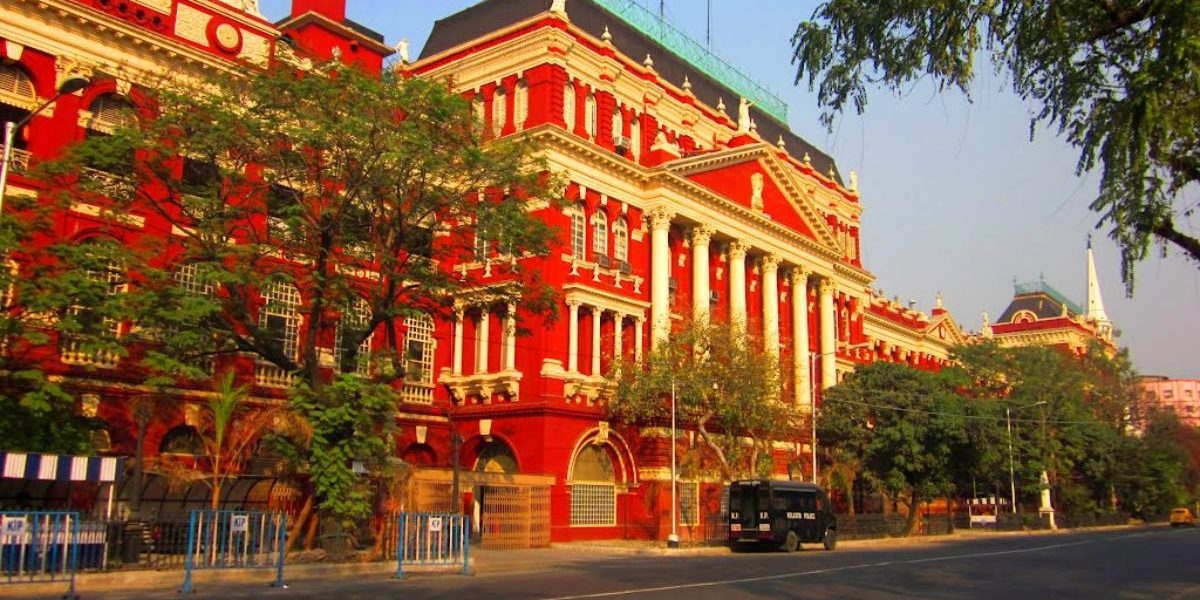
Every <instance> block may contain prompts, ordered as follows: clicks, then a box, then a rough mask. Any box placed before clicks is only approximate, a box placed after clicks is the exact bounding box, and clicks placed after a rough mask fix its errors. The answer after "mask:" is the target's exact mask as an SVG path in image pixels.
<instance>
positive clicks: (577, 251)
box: [571, 202, 587, 260]
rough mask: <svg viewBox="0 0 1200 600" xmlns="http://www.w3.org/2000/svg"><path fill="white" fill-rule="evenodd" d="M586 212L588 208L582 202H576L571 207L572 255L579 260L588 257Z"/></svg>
mask: <svg viewBox="0 0 1200 600" xmlns="http://www.w3.org/2000/svg"><path fill="white" fill-rule="evenodd" d="M586 214H587V209H586V208H584V206H583V203H582V202H576V203H575V206H573V207H571V256H573V257H574V258H576V259H578V260H583V259H584V258H586V257H587V255H586V248H587V231H586V226H585V221H584V217H585V216H586Z"/></svg>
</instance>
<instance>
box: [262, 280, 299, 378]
mask: <svg viewBox="0 0 1200 600" xmlns="http://www.w3.org/2000/svg"><path fill="white" fill-rule="evenodd" d="M263 300H264V301H265V302H264V303H263V306H262V309H261V310H259V313H258V326H259V327H260V328H262V329H263V330H264V331H265V332H266V334H267V342H268V343H269V344H271V345H272V346H273V347H274V348H275V349H276V350H277V351H279V352H280V353H281V354H283V355H284V356H286V357H288V358H293V359H294V358H296V356H297V355H298V354H299V352H300V292H299V290H297V289H296V286H293V285H291V284H288V283H275V284H272V285H271V286H270V287H268V288H267V290H266V292H265V293H264V295H263Z"/></svg>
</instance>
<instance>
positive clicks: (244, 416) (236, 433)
mask: <svg viewBox="0 0 1200 600" xmlns="http://www.w3.org/2000/svg"><path fill="white" fill-rule="evenodd" d="M235 377H236V373H234V372H233V371H227V372H225V373H224V374H222V375H221V376H220V377H219V378H218V379H217V383H216V393H214V394H213V395H212V396H210V397H209V398H208V401H207V402H206V403H205V404H204V406H203V410H202V411H201V415H202V417H203V419H202V420H201V423H200V427H199V428H197V433H199V435H200V440H201V442H203V444H204V459H205V465H204V466H205V470H206V471H207V472H206V473H205V475H206V477H207V479H208V485H209V487H210V488H211V489H212V509H213V510H217V509H218V508H220V503H221V502H220V501H221V486H222V485H223V484H224V483H225V480H226V479H229V478H231V477H235V476H236V475H237V472H238V471H239V470H240V467H241V464H242V461H244V460H246V459H247V458H248V457H249V456H248V452H249V450H250V447H251V445H252V444H254V443H256V442H257V441H258V440H259V438H260V437H261V436H262V434H263V432H264V431H266V430H267V429H268V428H270V427H271V426H272V425H273V421H274V418H275V414H276V413H277V412H278V411H276V410H272V409H269V408H266V407H261V406H259V407H251V406H249V396H250V390H248V389H247V388H246V386H243V385H236V384H235V383H234V378H235Z"/></svg>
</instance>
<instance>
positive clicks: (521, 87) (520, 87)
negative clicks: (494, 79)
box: [513, 78, 529, 131]
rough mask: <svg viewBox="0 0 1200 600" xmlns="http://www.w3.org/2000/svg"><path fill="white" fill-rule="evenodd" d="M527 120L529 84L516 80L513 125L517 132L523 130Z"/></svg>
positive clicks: (522, 80)
mask: <svg viewBox="0 0 1200 600" xmlns="http://www.w3.org/2000/svg"><path fill="white" fill-rule="evenodd" d="M528 118H529V84H527V83H525V79H524V78H521V79H519V80H517V91H516V93H515V94H514V95H513V123H514V124H515V125H516V126H517V131H520V130H522V129H525V121H526V120H527V119H528Z"/></svg>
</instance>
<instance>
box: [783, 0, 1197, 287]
mask: <svg viewBox="0 0 1200 600" xmlns="http://www.w3.org/2000/svg"><path fill="white" fill-rule="evenodd" d="M1197 40H1200V4H1197V3H1196V2H1194V1H1192V0H1097V1H1095V2H1053V1H1051V0H1032V1H1031V0H956V1H953V2H935V1H933V0H917V1H912V2H860V1H858V0H828V1H826V2H824V3H822V4H821V5H820V6H819V7H817V9H816V10H815V11H814V13H813V15H812V17H811V19H810V20H808V21H805V22H802V23H800V25H799V27H798V28H797V29H796V34H795V35H794V37H793V38H792V44H793V47H794V53H793V56H792V60H793V63H794V64H796V65H797V73H796V82H797V83H800V82H801V81H805V80H807V83H808V85H809V87H810V88H813V87H816V88H817V90H818V101H819V102H820V104H821V105H822V106H823V107H825V108H826V109H827V110H826V112H825V114H824V115H823V117H822V118H823V121H824V122H825V123H826V124H827V125H830V124H832V120H833V118H834V115H835V114H837V113H840V112H842V111H843V110H844V109H845V108H846V105H847V104H848V103H849V104H850V105H852V106H853V107H854V109H855V110H856V111H858V112H859V113H862V112H863V111H864V110H865V109H866V106H867V94H868V89H867V87H868V85H880V86H884V87H887V88H888V89H890V90H892V91H894V92H897V93H903V92H904V91H906V90H908V89H909V88H910V87H911V85H912V84H913V82H914V81H916V80H918V79H920V78H924V77H929V78H930V79H931V80H932V81H933V82H934V84H935V85H936V86H937V87H938V89H939V90H944V89H946V88H958V89H959V90H961V91H963V92H964V93H967V94H968V96H969V93H970V88H971V85H972V82H973V81H974V78H975V74H976V72H977V71H978V69H977V68H976V61H977V60H979V59H980V57H981V56H984V57H987V58H990V60H991V63H992V65H993V67H994V68H995V70H996V71H997V72H998V73H1001V74H1003V76H1004V77H1006V78H1007V79H1008V80H1009V81H1011V82H1012V86H1013V90H1014V92H1016V94H1017V95H1018V96H1020V97H1021V98H1022V99H1024V100H1027V101H1029V102H1031V103H1032V104H1033V105H1034V106H1035V109H1034V114H1033V117H1032V118H1031V122H1030V133H1031V135H1032V134H1033V133H1034V132H1035V131H1036V128H1037V126H1038V125H1039V124H1044V125H1047V126H1049V127H1052V128H1055V129H1057V131H1058V134H1059V135H1060V136H1062V137H1063V138H1064V139H1066V140H1067V141H1068V142H1069V143H1070V144H1072V145H1073V146H1075V147H1076V148H1077V149H1078V150H1079V152H1080V155H1079V161H1078V163H1077V165H1076V172H1077V173H1082V172H1086V171H1091V170H1092V169H1094V168H1097V167H1098V168H1099V169H1100V171H1101V180H1100V192H1099V195H1098V197H1097V198H1096V199H1095V200H1094V201H1093V202H1092V206H1091V207H1092V209H1093V210H1094V211H1096V212H1098V213H1099V214H1100V217H1101V219H1100V223H1099V225H1101V226H1102V225H1108V226H1109V227H1110V228H1111V229H1110V235H1111V237H1112V238H1113V239H1114V240H1116V242H1117V244H1118V245H1119V246H1120V248H1121V251H1122V276H1123V278H1124V280H1125V284H1126V290H1127V292H1129V293H1132V292H1133V285H1134V266H1135V264H1136V263H1137V262H1138V261H1140V260H1142V259H1144V258H1145V257H1146V255H1147V253H1148V251H1149V249H1150V246H1151V243H1152V242H1153V241H1154V240H1155V239H1158V240H1160V241H1162V242H1164V243H1170V244H1173V245H1175V246H1176V247H1177V248H1178V249H1179V250H1181V251H1182V252H1183V253H1184V255H1185V256H1187V257H1189V258H1191V259H1192V260H1193V261H1196V262H1197V263H1200V238H1197V237H1196V236H1195V234H1193V233H1192V232H1190V231H1189V230H1188V228H1187V227H1186V224H1184V225H1181V224H1180V222H1181V221H1182V220H1183V219H1186V218H1187V217H1188V216H1190V215H1191V214H1192V211H1193V210H1194V209H1195V206H1194V205H1190V204H1187V203H1186V201H1185V199H1184V197H1183V195H1182V194H1181V192H1182V190H1184V189H1185V188H1187V187H1189V185H1190V184H1195V183H1197V182H1200V43H1198V42H1197Z"/></svg>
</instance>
